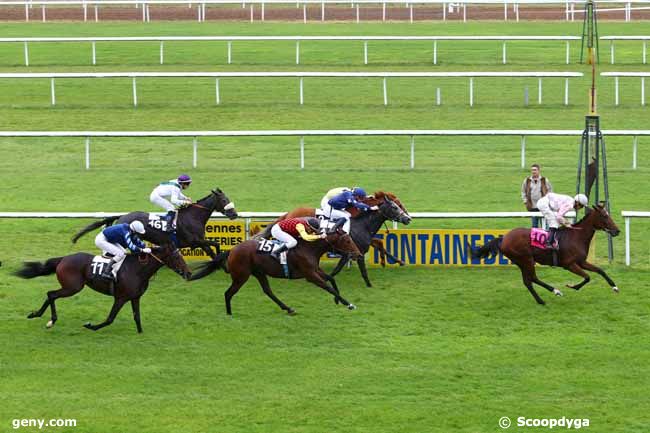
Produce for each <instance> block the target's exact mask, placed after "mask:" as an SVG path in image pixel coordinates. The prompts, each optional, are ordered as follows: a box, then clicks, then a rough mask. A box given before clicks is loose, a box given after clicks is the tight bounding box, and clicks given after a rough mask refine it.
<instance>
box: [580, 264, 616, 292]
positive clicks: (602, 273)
mask: <svg viewBox="0 0 650 433" xmlns="http://www.w3.org/2000/svg"><path fill="white" fill-rule="evenodd" d="M580 267H581V268H582V269H586V270H588V271H591V272H596V273H597V274H598V275H600V276H601V277H603V278H604V279H605V281H607V283H608V284H609V286H610V287H611V288H612V290H613V291H614V293H618V287H616V283H615V282H614V280H612V279H611V278H609V275H607V274H606V273H605V271H603V270H602V269H601V268H599V267H598V266H596V265H594V264H592V263H589V262H587V261H584V262H582V263H580Z"/></svg>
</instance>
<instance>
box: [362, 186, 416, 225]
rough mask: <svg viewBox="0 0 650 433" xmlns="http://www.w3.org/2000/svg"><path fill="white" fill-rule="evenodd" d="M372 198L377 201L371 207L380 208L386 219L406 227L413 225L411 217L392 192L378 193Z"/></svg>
mask: <svg viewBox="0 0 650 433" xmlns="http://www.w3.org/2000/svg"><path fill="white" fill-rule="evenodd" d="M372 198H373V199H374V200H375V203H373V204H371V205H370V206H373V205H376V206H379V212H381V214H382V215H383V216H384V217H385V218H386V219H388V220H391V221H396V222H399V223H402V224H404V225H409V224H410V223H411V216H410V215H409V214H408V212H407V211H406V209H405V208H404V206H403V205H402V203H401V202H400V201H399V199H398V198H397V197H396V196H395V195H394V194H392V193H390V192H383V191H377V192H376V193H375V194H374V196H373V197H372Z"/></svg>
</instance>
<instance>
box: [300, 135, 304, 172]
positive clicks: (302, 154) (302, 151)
mask: <svg viewBox="0 0 650 433" xmlns="http://www.w3.org/2000/svg"><path fill="white" fill-rule="evenodd" d="M304 168H305V137H303V136H301V137H300V169H301V170H303V169H304Z"/></svg>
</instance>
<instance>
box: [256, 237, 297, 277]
mask: <svg viewBox="0 0 650 433" xmlns="http://www.w3.org/2000/svg"><path fill="white" fill-rule="evenodd" d="M279 244H280V242H278V241H277V240H275V239H260V240H258V241H257V254H263V255H267V256H268V255H271V252H272V251H273V247H274V246H275V245H279ZM287 253H288V251H282V252H281V253H280V264H281V265H282V271H283V272H284V276H285V278H289V276H290V273H289V265H288V264H287ZM271 257H273V258H275V257H274V256H271Z"/></svg>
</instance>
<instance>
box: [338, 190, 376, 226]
mask: <svg viewBox="0 0 650 433" xmlns="http://www.w3.org/2000/svg"><path fill="white" fill-rule="evenodd" d="M366 196H367V194H366V192H365V191H364V190H363V188H358V187H357V188H354V189H353V190H352V191H350V190H345V191H343V192H341V193H340V194H338V195H335V196H334V197H332V198H331V199H330V200H329V201H328V202H327V204H328V205H329V210H328V211H327V213H326V216H327V217H328V218H329V219H330V220H338V219H341V218H343V219H344V220H345V223H344V224H343V231H345V232H346V233H350V217H351V215H350V212H348V211H347V210H346V209H347V208H351V207H356V208H357V209H360V210H362V211H369V210H377V209H379V208H378V207H377V206H372V207H370V206H368V205H367V204H365V203H362V202H360V201H359V200H360V199H363V198H366Z"/></svg>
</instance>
